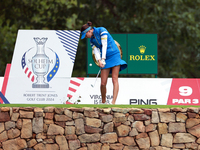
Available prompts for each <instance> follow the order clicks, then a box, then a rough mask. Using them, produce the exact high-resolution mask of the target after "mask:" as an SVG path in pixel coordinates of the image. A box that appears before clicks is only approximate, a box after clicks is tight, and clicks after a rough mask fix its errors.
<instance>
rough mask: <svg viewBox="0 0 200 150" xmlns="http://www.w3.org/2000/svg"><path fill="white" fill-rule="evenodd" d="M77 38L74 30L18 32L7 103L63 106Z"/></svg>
mask: <svg viewBox="0 0 200 150" xmlns="http://www.w3.org/2000/svg"><path fill="white" fill-rule="evenodd" d="M79 36H80V31H74V30H66V31H64V30H19V31H18V35H17V40H16V44H15V49H14V54H13V59H12V63H11V69H10V74H9V78H8V83H7V88H6V92H5V97H6V99H7V100H8V101H9V102H10V103H12V104H14V103H20V104H29V103H30V104H33V103H34V104H59V103H63V101H64V100H66V99H67V95H66V93H67V91H68V87H69V82H70V79H71V74H72V70H73V65H74V62H75V56H76V51H77V46H78V42H79Z"/></svg>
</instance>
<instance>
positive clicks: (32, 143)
mask: <svg viewBox="0 0 200 150" xmlns="http://www.w3.org/2000/svg"><path fill="white" fill-rule="evenodd" d="M36 144H37V141H36V140H35V139H31V140H30V141H28V142H27V146H28V147H33V146H35V145H36Z"/></svg>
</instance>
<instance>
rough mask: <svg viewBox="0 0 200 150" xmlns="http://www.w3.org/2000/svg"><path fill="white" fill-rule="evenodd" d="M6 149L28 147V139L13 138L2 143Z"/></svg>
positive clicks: (13, 149) (12, 149) (15, 149)
mask: <svg viewBox="0 0 200 150" xmlns="http://www.w3.org/2000/svg"><path fill="white" fill-rule="evenodd" d="M2 145H3V149H4V150H19V149H25V148H27V144H26V141H25V140H24V139H20V138H17V139H12V140H8V141H5V142H3V143H2Z"/></svg>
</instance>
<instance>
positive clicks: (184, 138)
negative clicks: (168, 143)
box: [173, 133, 196, 143]
mask: <svg viewBox="0 0 200 150" xmlns="http://www.w3.org/2000/svg"><path fill="white" fill-rule="evenodd" d="M195 141H196V137H194V136H193V135H191V134H190V133H176V134H175V136H174V140H173V143H190V142H195Z"/></svg>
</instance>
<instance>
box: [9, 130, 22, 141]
mask: <svg viewBox="0 0 200 150" xmlns="http://www.w3.org/2000/svg"><path fill="white" fill-rule="evenodd" d="M20 133H21V132H20V130H19V129H17V128H16V129H10V130H8V133H7V134H8V138H9V139H14V138H16V137H19V136H20Z"/></svg>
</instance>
